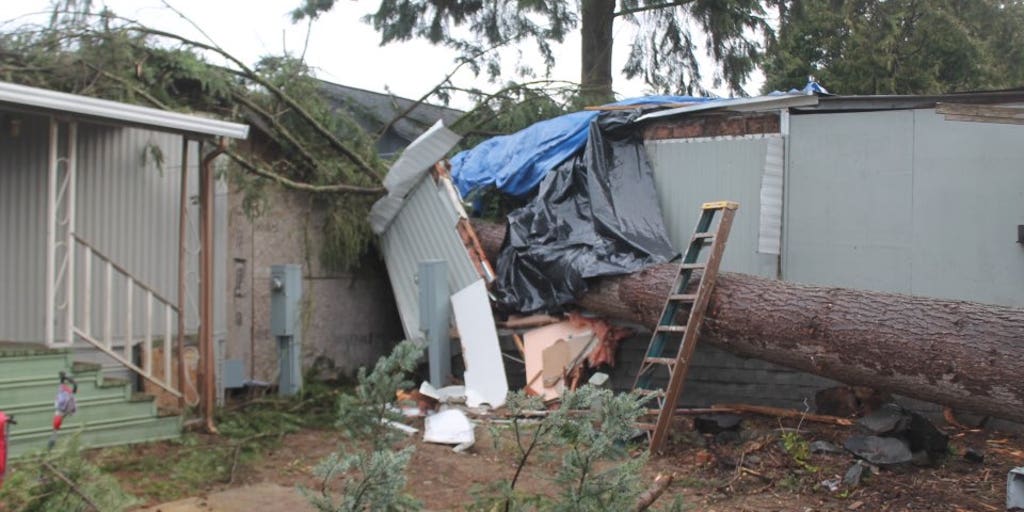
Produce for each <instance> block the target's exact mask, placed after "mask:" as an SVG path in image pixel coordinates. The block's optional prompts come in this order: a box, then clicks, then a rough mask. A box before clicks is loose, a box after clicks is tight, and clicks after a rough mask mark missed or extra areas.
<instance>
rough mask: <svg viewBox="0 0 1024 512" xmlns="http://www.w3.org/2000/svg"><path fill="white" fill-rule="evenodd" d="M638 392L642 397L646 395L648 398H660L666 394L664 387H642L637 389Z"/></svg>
mask: <svg viewBox="0 0 1024 512" xmlns="http://www.w3.org/2000/svg"><path fill="white" fill-rule="evenodd" d="M636 393H637V394H638V395H640V396H642V397H646V398H655V397H657V398H660V397H662V396H664V395H665V390H663V389H642V388H641V389H637V390H636Z"/></svg>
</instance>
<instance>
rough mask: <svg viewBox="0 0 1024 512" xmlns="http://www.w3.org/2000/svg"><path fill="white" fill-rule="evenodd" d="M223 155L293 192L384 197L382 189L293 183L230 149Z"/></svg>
mask: <svg viewBox="0 0 1024 512" xmlns="http://www.w3.org/2000/svg"><path fill="white" fill-rule="evenodd" d="M224 154H226V155H227V156H228V157H230V158H231V159H232V160H234V161H235V162H236V163H238V165H241V166H242V167H244V168H245V170H247V171H249V172H251V173H253V174H255V175H257V176H262V177H264V178H267V179H270V180H273V181H275V182H277V183H278V184H280V185H282V186H285V187H287V188H290V189H294V190H302V191H306V192H349V193H353V194H370V195H384V194H385V193H386V191H385V190H384V187H360V186H356V185H345V184H341V183H338V184H335V185H313V184H310V183H302V182H298V181H293V180H290V179H288V178H285V177H284V176H281V175H280V174H276V173H273V172H271V171H268V170H264V169H260V168H259V167H258V166H257V165H256V164H254V163H252V162H250V161H248V160H246V159H245V157H243V156H242V155H239V154H238V153H235V152H234V151H232V150H230V149H229V150H227V151H225V152H224Z"/></svg>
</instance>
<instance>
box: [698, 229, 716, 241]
mask: <svg viewBox="0 0 1024 512" xmlns="http://www.w3.org/2000/svg"><path fill="white" fill-rule="evenodd" d="M714 237H715V234H714V233H712V232H711V231H705V232H703V233H694V234H693V239H694V240H699V239H701V238H708V239H711V238H714Z"/></svg>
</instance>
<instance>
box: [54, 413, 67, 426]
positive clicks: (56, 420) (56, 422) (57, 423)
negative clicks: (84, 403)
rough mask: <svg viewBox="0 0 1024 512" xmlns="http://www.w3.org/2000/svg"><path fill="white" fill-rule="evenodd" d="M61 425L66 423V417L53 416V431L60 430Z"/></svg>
mask: <svg viewBox="0 0 1024 512" xmlns="http://www.w3.org/2000/svg"><path fill="white" fill-rule="evenodd" d="M61 423H64V416H61V415H60V414H54V415H53V429H54V430H60V425H61Z"/></svg>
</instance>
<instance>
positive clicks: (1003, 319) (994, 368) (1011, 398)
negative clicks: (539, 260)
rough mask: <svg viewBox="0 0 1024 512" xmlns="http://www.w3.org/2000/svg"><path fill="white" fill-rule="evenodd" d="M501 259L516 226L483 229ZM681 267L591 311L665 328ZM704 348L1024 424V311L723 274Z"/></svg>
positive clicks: (607, 289)
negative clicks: (662, 318)
mask: <svg viewBox="0 0 1024 512" xmlns="http://www.w3.org/2000/svg"><path fill="white" fill-rule="evenodd" d="M474 226H475V227H476V228H477V233H478V235H479V237H480V242H481V244H482V245H483V247H484V250H485V251H486V252H487V253H488V255H489V256H490V257H492V258H493V257H494V256H493V255H494V254H496V253H497V250H498V248H499V247H500V245H501V240H502V237H503V236H504V226H501V225H495V224H484V223H476V224H474ZM676 271H677V266H676V265H675V264H665V265H659V266H655V267H651V268H648V269H646V270H643V271H641V272H637V273H634V274H629V275H624V276H616V277H608V278H602V279H596V280H593V281H592V282H591V283H590V284H591V289H590V291H589V292H588V293H587V294H586V295H585V296H584V297H582V298H581V299H580V300H579V305H580V306H581V307H584V308H586V309H589V310H591V311H594V312H596V313H600V314H603V315H607V316H609V317H612V318H620V319H625V320H631V321H635V322H639V323H641V324H643V325H649V326H653V325H654V324H656V323H657V321H658V315H660V313H661V309H662V305H663V304H664V301H665V297H666V296H667V294H668V292H669V288H670V287H671V285H672V282H673V280H674V278H675V275H676ZM700 340H701V342H708V343H712V344H714V345H717V346H719V347H722V348H724V349H726V350H728V351H730V352H732V353H734V354H737V355H741V356H746V357H754V358H758V359H762V360H765V361H770V362H773V363H777V364H781V365H784V366H788V367H790V368H795V369H798V370H803V371H806V372H810V373H814V374H817V375H821V376H824V377H828V378H831V379H835V380H838V381H842V382H845V383H847V384H852V385H862V386H870V387H874V388H878V389H883V390H886V391H891V392H895V393H899V394H903V395H906V396H910V397H913V398H918V399H921V400H927V401H930V402H935V403H939V404H943V405H948V406H951V407H954V408H956V409H958V410H964V411H970V412H975V413H978V414H983V415H988V416H995V417H1000V418H1005V419H1009V420H1013V421H1017V422H1024V310H1020V309H1014V308H1008V307H1003V306H993V305H987V304H978V303H972V302H960V301H949V300H937V299H928V298H923V297H914V296H908V295H898V294H888V293H878V292H868V291H859V290H850V289H843V288H824V287H816V286H805V285H798V284H794V283H788V282H784V281H778V280H772V279H764V278H760V277H754V276H748V275H743V274H731V273H722V274H719V276H718V281H717V283H716V286H715V288H714V292H713V294H712V297H711V303H710V305H709V307H708V311H707V315H706V317H705V321H704V326H703V328H702V331H701V337H700Z"/></svg>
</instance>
